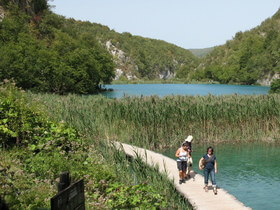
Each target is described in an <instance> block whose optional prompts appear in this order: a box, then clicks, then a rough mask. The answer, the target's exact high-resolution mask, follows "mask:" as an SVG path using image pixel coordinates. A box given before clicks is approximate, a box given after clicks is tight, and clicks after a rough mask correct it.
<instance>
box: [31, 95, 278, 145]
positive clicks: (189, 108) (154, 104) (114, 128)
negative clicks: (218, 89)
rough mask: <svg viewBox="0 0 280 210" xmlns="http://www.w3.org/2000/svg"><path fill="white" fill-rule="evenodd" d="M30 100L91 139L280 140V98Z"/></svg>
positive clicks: (169, 142) (144, 141)
mask: <svg viewBox="0 0 280 210" xmlns="http://www.w3.org/2000/svg"><path fill="white" fill-rule="evenodd" d="M30 97H31V98H32V99H34V100H39V101H41V102H42V103H44V104H45V105H46V106H47V107H48V109H49V110H50V112H51V113H53V116H54V117H56V118H58V119H63V120H65V121H67V122H68V123H70V124H71V125H73V126H75V127H76V128H78V129H79V130H80V131H81V132H82V133H84V134H87V135H90V136H91V137H92V139H93V140H94V141H99V140H103V139H110V140H117V141H122V142H128V143H131V144H135V145H138V146H142V147H146V148H150V149H163V148H167V147H171V146H174V145H178V144H179V143H181V142H182V140H183V139H184V138H185V137H186V136H187V135H189V134H192V135H193V136H194V137H195V141H197V142H199V143H204V142H232V141H233V142H238V141H242V142H248V141H273V142H275V141H278V140H279V138H280V96H279V95H253V96H239V95H229V96H212V95H208V96H167V97H163V98H160V97H157V96H151V97H126V98H122V99H108V98H105V97H102V96H77V95H68V96H56V95H48V94H43V95H40V94H37V95H34V94H30Z"/></svg>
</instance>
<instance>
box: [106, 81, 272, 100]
mask: <svg viewBox="0 0 280 210" xmlns="http://www.w3.org/2000/svg"><path fill="white" fill-rule="evenodd" d="M105 87H106V88H112V89H114V91H110V92H104V93H103V95H105V96H107V97H109V98H121V97H123V96H124V95H126V96H141V95H142V96H150V95H157V96H166V95H208V94H212V95H229V94H241V95H253V94H267V93H268V91H269V87H264V86H250V85H218V84H126V85H106V86H105Z"/></svg>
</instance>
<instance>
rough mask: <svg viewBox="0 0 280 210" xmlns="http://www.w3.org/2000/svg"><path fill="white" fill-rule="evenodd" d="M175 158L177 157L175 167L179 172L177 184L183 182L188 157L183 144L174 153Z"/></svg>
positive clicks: (186, 146)
mask: <svg viewBox="0 0 280 210" xmlns="http://www.w3.org/2000/svg"><path fill="white" fill-rule="evenodd" d="M175 156H176V157H177V167H178V170H179V184H182V183H183V182H185V177H186V170H187V160H188V158H189V157H190V154H189V153H188V145H187V144H186V143H183V144H182V146H181V147H180V148H179V149H178V150H177V151H176V154H175Z"/></svg>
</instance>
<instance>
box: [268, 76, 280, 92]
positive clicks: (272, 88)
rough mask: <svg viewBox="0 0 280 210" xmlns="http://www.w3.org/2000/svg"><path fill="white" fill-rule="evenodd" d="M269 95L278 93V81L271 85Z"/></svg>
mask: <svg viewBox="0 0 280 210" xmlns="http://www.w3.org/2000/svg"><path fill="white" fill-rule="evenodd" d="M269 92H270V93H280V79H277V80H274V81H273V82H272V83H271V87H270V91H269Z"/></svg>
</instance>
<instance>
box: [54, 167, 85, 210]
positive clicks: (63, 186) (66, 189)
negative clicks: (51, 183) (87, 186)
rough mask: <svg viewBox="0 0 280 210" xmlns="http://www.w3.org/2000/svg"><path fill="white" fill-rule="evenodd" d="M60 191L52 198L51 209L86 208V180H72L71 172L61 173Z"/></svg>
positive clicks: (77, 209)
mask: <svg viewBox="0 0 280 210" xmlns="http://www.w3.org/2000/svg"><path fill="white" fill-rule="evenodd" d="M57 188H58V193H57V194H56V195H55V196H54V197H52V198H51V210H85V194H84V181H83V179H81V180H80V181H77V182H75V183H72V184H71V182H70V175H69V172H62V173H61V174H60V179H59V183H58V185H57Z"/></svg>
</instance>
